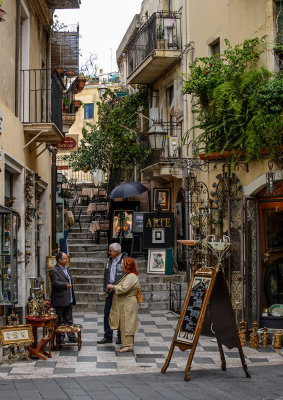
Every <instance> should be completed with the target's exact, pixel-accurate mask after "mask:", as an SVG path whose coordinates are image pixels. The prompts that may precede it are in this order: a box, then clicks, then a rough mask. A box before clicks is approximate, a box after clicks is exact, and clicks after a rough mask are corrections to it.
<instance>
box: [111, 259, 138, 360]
mask: <svg viewBox="0 0 283 400" xmlns="http://www.w3.org/2000/svg"><path fill="white" fill-rule="evenodd" d="M123 269H124V271H125V275H124V276H123V278H122V279H121V280H120V281H119V282H118V283H117V285H111V284H109V285H108V286H107V288H108V290H109V291H115V293H114V296H113V302H112V307H111V311H110V316H109V324H110V327H111V329H120V331H121V342H122V345H121V349H120V352H121V353H123V352H126V351H133V346H134V335H135V333H137V332H138V303H137V297H136V294H137V289H138V287H139V280H138V277H137V275H138V274H139V272H138V270H137V265H136V262H135V260H134V259H133V258H124V260H123Z"/></svg>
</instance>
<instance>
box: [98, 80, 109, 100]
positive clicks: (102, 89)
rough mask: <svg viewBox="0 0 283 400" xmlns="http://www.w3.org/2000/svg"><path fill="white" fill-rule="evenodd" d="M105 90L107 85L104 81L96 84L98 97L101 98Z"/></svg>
mask: <svg viewBox="0 0 283 400" xmlns="http://www.w3.org/2000/svg"><path fill="white" fill-rule="evenodd" d="M106 90H107V86H106V85H105V84H104V83H102V84H101V85H99V86H98V96H99V98H100V99H102V98H103V96H104V95H105V93H106Z"/></svg>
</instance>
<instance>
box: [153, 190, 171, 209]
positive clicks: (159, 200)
mask: <svg viewBox="0 0 283 400" xmlns="http://www.w3.org/2000/svg"><path fill="white" fill-rule="evenodd" d="M153 199H154V203H153V208H154V210H155V211H156V210H157V207H158V205H159V206H160V208H161V210H163V211H169V210H170V205H171V189H156V188H155V189H154V198H153Z"/></svg>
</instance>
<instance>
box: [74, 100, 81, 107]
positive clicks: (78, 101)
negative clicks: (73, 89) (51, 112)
mask: <svg viewBox="0 0 283 400" xmlns="http://www.w3.org/2000/svg"><path fill="white" fill-rule="evenodd" d="M81 105H82V103H81V101H80V100H74V106H75V108H80V106H81Z"/></svg>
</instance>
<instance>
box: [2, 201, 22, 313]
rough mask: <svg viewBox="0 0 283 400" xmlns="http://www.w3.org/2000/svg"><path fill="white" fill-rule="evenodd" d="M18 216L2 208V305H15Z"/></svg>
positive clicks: (16, 293) (12, 211)
mask: <svg viewBox="0 0 283 400" xmlns="http://www.w3.org/2000/svg"><path fill="white" fill-rule="evenodd" d="M18 223H19V221H18V214H17V212H16V211H14V210H13V209H11V208H8V207H4V206H0V305H6V304H14V303H15V302H16V301H17V297H18V288H17V230H18Z"/></svg>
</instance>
